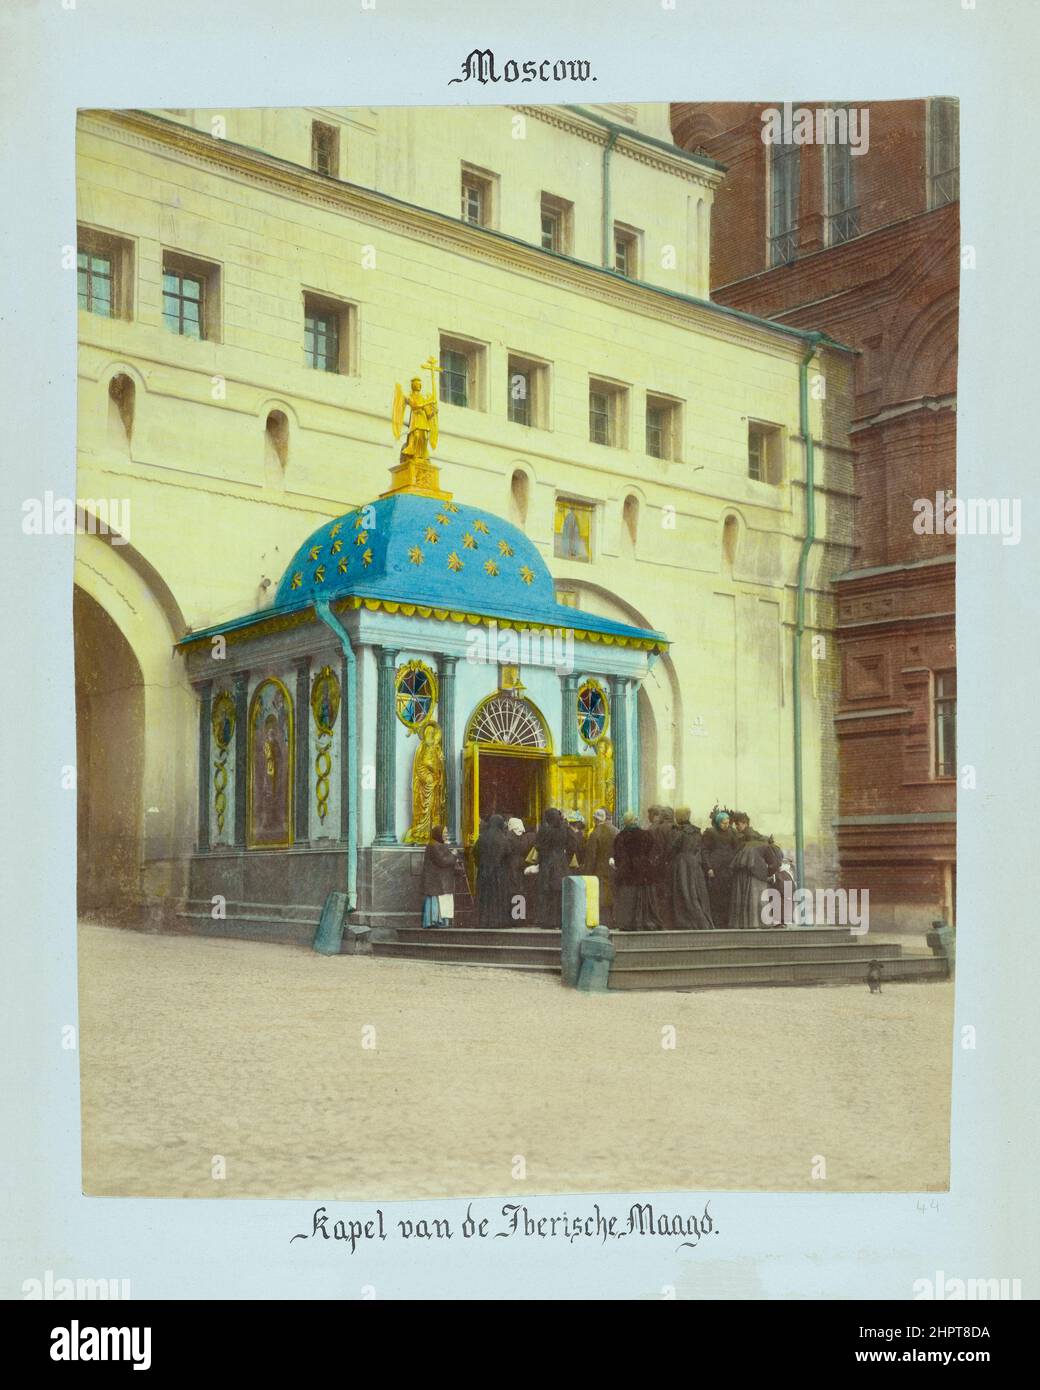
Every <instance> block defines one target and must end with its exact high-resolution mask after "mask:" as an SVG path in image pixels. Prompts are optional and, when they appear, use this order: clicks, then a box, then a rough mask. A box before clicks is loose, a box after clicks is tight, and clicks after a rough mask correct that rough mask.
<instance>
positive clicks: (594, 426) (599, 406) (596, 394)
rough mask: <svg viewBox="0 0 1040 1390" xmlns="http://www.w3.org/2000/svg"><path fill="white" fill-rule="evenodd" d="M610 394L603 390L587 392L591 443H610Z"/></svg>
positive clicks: (611, 430) (611, 431)
mask: <svg viewBox="0 0 1040 1390" xmlns="http://www.w3.org/2000/svg"><path fill="white" fill-rule="evenodd" d="M612 433H613V429H612V423H611V412H610V396H608V395H607V393H606V392H605V391H590V392H589V438H590V439H591V440H592V442H593V444H610V443H612V439H611V435H612Z"/></svg>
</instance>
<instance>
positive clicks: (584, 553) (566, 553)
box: [553, 497, 596, 560]
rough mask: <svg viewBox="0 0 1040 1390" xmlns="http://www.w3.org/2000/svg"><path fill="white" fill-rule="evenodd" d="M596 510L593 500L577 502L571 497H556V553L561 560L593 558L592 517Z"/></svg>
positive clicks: (554, 534) (554, 548)
mask: <svg viewBox="0 0 1040 1390" xmlns="http://www.w3.org/2000/svg"><path fill="white" fill-rule="evenodd" d="M595 510H596V508H595V506H594V505H593V503H591V502H575V501H573V500H572V499H571V498H569V497H558V498H557V499H556V513H555V517H554V521H553V554H554V555H556V556H558V557H559V558H560V559H561V560H591V559H592V518H593V515H594V514H595Z"/></svg>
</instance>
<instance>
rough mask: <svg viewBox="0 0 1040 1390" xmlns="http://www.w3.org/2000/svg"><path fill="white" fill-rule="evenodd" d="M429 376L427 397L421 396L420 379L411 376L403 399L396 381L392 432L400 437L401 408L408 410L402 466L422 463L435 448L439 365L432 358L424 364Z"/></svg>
mask: <svg viewBox="0 0 1040 1390" xmlns="http://www.w3.org/2000/svg"><path fill="white" fill-rule="evenodd" d="M423 368H424V369H425V370H426V371H428V372H429V373H430V394H429V395H428V396H424V395H423V389H422V378H421V377H418V376H413V377H412V383H411V390H410V391H409V393H408V395H407V396H406V395H405V393H404V391H403V390H402V388H401V383H400V382H398V383H397V385H396V386H395V387H394V408H393V417H392V424H393V431H394V438H395V439H400V438H401V430H402V429H403V427H404V408H405V406H407V407H408V435H407V437H406V439H405V442H404V447H403V448H402V450H401V462H402V463H422V462H424V461H425V460H427V459H429V457H430V450H431V449H436V447H437V372H438V370H439V367H438V364H437V363H436V362H435V361H434V359H433V358H432V357H431V358H430V359H429V360H428V361H426V362H424V363H423Z"/></svg>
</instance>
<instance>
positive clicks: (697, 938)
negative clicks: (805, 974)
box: [610, 927, 869, 952]
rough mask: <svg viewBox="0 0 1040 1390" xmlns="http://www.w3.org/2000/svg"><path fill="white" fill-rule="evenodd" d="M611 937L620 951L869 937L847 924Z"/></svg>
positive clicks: (810, 942)
mask: <svg viewBox="0 0 1040 1390" xmlns="http://www.w3.org/2000/svg"><path fill="white" fill-rule="evenodd" d="M610 938H611V940H612V941H613V943H614V946H615V947H616V949H617V950H618V951H619V952H621V951H643V950H658V949H669V948H670V949H674V948H675V947H677V946H682V947H683V948H684V949H686V950H690V951H693V950H702V949H706V950H718V949H719V947H720V946H769V947H773V946H802V945H806V946H816V945H849V944H852V945H855V946H856V947H857V949H858V948H859V943H860V942H866V941H868V940H869V937H868V936H853V935H852V933H851V932H850V931H849V929H848V927H774V928H772V929H769V928H763V930H761V931H612V932H611V933H610Z"/></svg>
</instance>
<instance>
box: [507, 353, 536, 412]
mask: <svg viewBox="0 0 1040 1390" xmlns="http://www.w3.org/2000/svg"><path fill="white" fill-rule="evenodd" d="M509 418H510V420H512V422H513V424H514V425H529V424H530V423H531V373H530V372H529V371H528V370H527V369H526V368H525V367H514V366H513V364H512V363H510V364H509Z"/></svg>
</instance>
